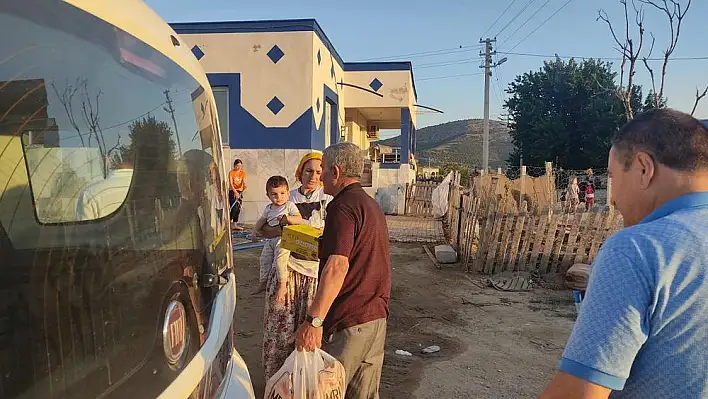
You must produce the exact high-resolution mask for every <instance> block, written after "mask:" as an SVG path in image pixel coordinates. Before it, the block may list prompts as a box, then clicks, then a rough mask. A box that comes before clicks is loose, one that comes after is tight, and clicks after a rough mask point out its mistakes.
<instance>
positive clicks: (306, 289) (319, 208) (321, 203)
mask: <svg viewBox="0 0 708 399" xmlns="http://www.w3.org/2000/svg"><path fill="white" fill-rule="evenodd" d="M321 174H322V153H321V152H319V151H313V152H310V153H308V154H307V155H305V156H304V157H303V158H302V159H301V160H300V163H299V164H298V167H297V170H296V171H295V177H296V178H297V180H298V182H300V186H299V187H297V188H295V189H293V190H291V191H290V196H289V200H290V201H292V202H294V203H295V205H296V206H297V208H298V210H299V211H300V216H301V217H302V219H304V222H305V223H306V224H308V225H310V226H313V227H317V228H320V229H321V228H323V227H324V220H325V208H326V206H327V204H328V203H329V201H330V200H331V199H332V197H331V196H329V195H327V194H325V193H324V191H323V190H322V184H321V181H320V175H321ZM259 234H260V235H262V236H263V237H266V238H276V237H278V236H280V234H281V229H280V228H279V227H271V226H268V225H265V226H264V227H262V228H261V229H260V230H259ZM276 250H279V248H278V249H276ZM276 256H277V255H276ZM318 269H319V262H318V261H311V260H304V259H301V258H300V257H299V256H298V255H297V254H295V253H290V256H289V258H288V259H287V272H285V274H284V277H279V276H278V275H279V274H282V273H278V272H277V270H276V268H272V269H271V271H270V273H269V275H268V278H267V280H266V282H265V283H266V284H265V302H266V303H265V311H264V325H263V368H264V371H265V379H266V381H268V379H269V378H270V377H271V376H272V375H273V374H275V373H276V372H277V371H278V370H279V369H280V367H281V366H282V365H283V363H284V362H285V359H287V357H288V356H289V355H290V354H291V353H292V351H293V350H295V344H294V337H295V332H296V330H297V328H298V327H299V326H300V324H302V323H303V322H304V321H305V318H306V316H307V309H308V307H309V306H310V303H311V302H312V299H313V297H314V296H315V292H316V291H317V273H318ZM281 279H282V280H283V281H280V280H281ZM283 293H284V295H283Z"/></svg>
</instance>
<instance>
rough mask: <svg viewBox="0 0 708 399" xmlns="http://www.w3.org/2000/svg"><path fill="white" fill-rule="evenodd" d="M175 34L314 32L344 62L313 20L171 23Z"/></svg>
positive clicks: (334, 55) (335, 57)
mask: <svg viewBox="0 0 708 399" xmlns="http://www.w3.org/2000/svg"><path fill="white" fill-rule="evenodd" d="M170 26H172V29H174V30H175V32H177V33H179V34H180V35H182V34H185V35H186V34H197V33H252V32H314V33H315V34H316V35H317V36H318V37H319V38H320V40H322V43H324V45H325V47H327V49H328V50H329V52H330V53H331V54H332V56H333V57H334V59H335V60H337V62H338V63H339V65H340V66H342V67H343V65H344V61H343V60H342V57H340V56H339V53H337V50H336V49H335V48H334V45H332V42H330V41H329V38H328V37H327V35H326V34H325V33H324V31H323V30H322V27H321V26H320V24H319V23H317V21H316V20H314V19H311V18H309V19H277V20H275V19H274V20H261V21H214V22H173V23H170Z"/></svg>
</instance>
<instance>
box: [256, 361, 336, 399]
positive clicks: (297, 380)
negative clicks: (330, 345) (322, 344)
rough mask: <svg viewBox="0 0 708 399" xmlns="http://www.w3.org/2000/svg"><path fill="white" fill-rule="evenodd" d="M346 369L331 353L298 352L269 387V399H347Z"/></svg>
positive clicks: (274, 376)
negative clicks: (345, 397) (345, 394)
mask: <svg viewBox="0 0 708 399" xmlns="http://www.w3.org/2000/svg"><path fill="white" fill-rule="evenodd" d="M345 390H346V379H345V376H344V366H342V364H341V363H339V361H338V360H337V359H335V358H334V357H332V356H330V355H329V354H328V353H327V352H325V351H323V350H321V349H316V350H315V351H314V352H305V351H303V352H299V351H297V350H295V351H293V353H291V354H290V356H288V358H287V359H286V360H285V363H284V364H283V367H281V368H280V370H278V372H277V373H275V374H274V375H273V376H272V377H271V378H270V379H269V380H268V383H267V384H266V390H265V399H329V398H344V393H345Z"/></svg>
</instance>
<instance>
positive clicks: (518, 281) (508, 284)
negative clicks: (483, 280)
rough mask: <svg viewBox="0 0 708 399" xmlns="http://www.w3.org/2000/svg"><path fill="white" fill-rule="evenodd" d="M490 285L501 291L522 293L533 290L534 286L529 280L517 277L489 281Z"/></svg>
mask: <svg viewBox="0 0 708 399" xmlns="http://www.w3.org/2000/svg"><path fill="white" fill-rule="evenodd" d="M488 281H489V285H491V286H492V287H493V288H494V289H496V290H499V291H507V292H521V291H531V290H533V285H532V284H531V281H529V280H528V279H526V278H524V277H521V276H515V277H511V278H497V279H489V280H488Z"/></svg>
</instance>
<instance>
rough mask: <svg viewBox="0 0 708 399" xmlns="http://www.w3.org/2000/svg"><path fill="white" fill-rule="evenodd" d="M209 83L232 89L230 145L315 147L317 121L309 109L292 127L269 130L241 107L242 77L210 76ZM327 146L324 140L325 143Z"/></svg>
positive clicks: (255, 147) (238, 147)
mask: <svg viewBox="0 0 708 399" xmlns="http://www.w3.org/2000/svg"><path fill="white" fill-rule="evenodd" d="M207 78H208V79H209V84H210V85H211V86H212V87H216V86H221V87H228V89H229V132H228V134H229V144H230V147H231V148H234V149H259V148H290V149H309V148H319V147H313V144H314V140H313V134H312V133H313V129H314V118H313V116H312V108H310V109H308V110H307V111H305V113H303V114H302V115H301V116H300V117H299V118H297V119H296V120H295V121H294V122H293V123H292V124H291V125H290V126H288V127H265V126H263V124H262V123H261V122H259V121H258V120H257V119H256V118H254V117H253V115H251V114H250V113H248V111H246V110H245V109H244V108H243V107H242V106H241V75H240V74H238V73H209V74H207ZM322 144H324V141H323V143H322Z"/></svg>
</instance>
